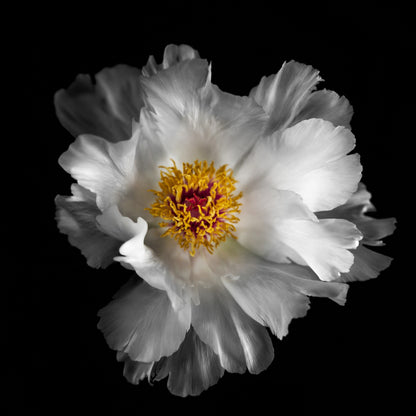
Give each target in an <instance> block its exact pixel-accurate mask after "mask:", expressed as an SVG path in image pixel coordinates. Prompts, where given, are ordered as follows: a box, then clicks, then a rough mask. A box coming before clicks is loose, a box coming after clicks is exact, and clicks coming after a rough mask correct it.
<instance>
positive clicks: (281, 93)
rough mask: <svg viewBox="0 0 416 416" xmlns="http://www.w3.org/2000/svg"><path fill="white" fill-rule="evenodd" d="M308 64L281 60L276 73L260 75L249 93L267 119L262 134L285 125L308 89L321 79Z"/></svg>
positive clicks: (302, 100)
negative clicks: (281, 62) (266, 115)
mask: <svg viewBox="0 0 416 416" xmlns="http://www.w3.org/2000/svg"><path fill="white" fill-rule="evenodd" d="M318 74H319V72H318V71H317V70H316V69H314V68H312V67H311V66H308V65H304V64H300V63H298V62H295V61H290V62H288V63H286V62H285V63H284V64H283V65H282V68H281V69H280V71H279V72H278V73H277V74H276V75H271V76H269V77H263V78H262V79H261V81H260V83H259V85H258V86H257V87H255V88H253V89H252V90H251V92H250V97H253V98H254V99H255V100H256V102H257V103H258V104H259V105H261V106H262V107H263V108H264V110H265V111H266V113H267V114H269V115H270V119H269V121H268V124H267V129H266V134H271V133H273V132H274V131H276V130H280V129H285V128H286V127H288V126H289V125H290V124H291V122H292V121H293V119H294V118H295V116H296V115H297V114H298V112H299V111H300V109H301V108H302V107H303V105H304V104H305V102H306V99H307V98H308V96H309V94H310V92H311V91H312V90H313V89H314V88H315V86H316V84H317V83H318V82H319V81H320V80H321V77H319V75H318Z"/></svg>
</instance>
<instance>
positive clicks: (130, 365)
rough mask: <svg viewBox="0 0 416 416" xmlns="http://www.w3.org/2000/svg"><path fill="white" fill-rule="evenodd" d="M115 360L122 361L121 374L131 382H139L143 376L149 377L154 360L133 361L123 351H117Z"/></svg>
mask: <svg viewBox="0 0 416 416" xmlns="http://www.w3.org/2000/svg"><path fill="white" fill-rule="evenodd" d="M117 361H122V362H124V368H123V376H124V377H125V378H126V379H127V380H128V381H129V382H130V383H132V384H139V383H140V381H142V380H143V379H144V378H145V377H147V378H148V379H150V377H151V374H152V369H153V366H154V361H152V362H150V363H143V362H140V361H133V360H131V359H130V358H129V355H128V354H126V353H123V352H117Z"/></svg>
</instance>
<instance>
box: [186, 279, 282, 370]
mask: <svg viewBox="0 0 416 416" xmlns="http://www.w3.org/2000/svg"><path fill="white" fill-rule="evenodd" d="M192 325H193V327H194V329H195V332H196V333H197V335H198V336H199V338H200V339H201V340H202V341H203V342H204V343H206V344H208V345H209V346H210V347H211V348H212V349H213V351H214V352H215V353H216V354H218V356H219V360H220V363H221V366H222V367H224V368H225V369H226V370H227V371H229V372H232V373H242V372H244V371H245V369H246V368H248V370H249V371H250V372H251V373H254V374H257V373H259V372H261V371H263V370H265V369H266V368H267V367H268V366H269V364H270V363H271V362H272V360H273V355H274V353H273V346H272V343H271V340H270V337H269V335H268V333H267V331H266V329H265V328H264V327H263V326H261V325H260V324H258V323H257V322H256V321H254V320H253V319H252V318H250V317H249V316H248V315H246V313H245V312H244V311H243V310H242V309H241V308H240V306H239V305H238V304H237V303H236V301H235V300H234V299H233V298H232V297H231V295H230V294H229V293H228V291H227V290H226V289H225V288H224V287H223V286H222V284H221V283H218V284H213V285H210V286H209V287H201V288H200V289H199V304H198V305H193V306H192Z"/></svg>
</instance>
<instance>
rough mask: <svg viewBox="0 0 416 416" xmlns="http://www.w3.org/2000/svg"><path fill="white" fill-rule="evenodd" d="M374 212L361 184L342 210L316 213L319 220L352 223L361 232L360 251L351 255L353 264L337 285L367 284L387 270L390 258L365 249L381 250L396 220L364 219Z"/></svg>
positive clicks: (369, 195) (367, 193)
mask: <svg viewBox="0 0 416 416" xmlns="http://www.w3.org/2000/svg"><path fill="white" fill-rule="evenodd" d="M370 211H375V207H374V205H373V204H372V203H371V194H370V193H369V192H368V191H367V189H366V187H365V185H364V184H363V183H360V184H359V186H358V189H357V191H356V192H355V193H354V194H353V195H352V196H351V198H350V199H349V200H348V201H347V202H346V203H345V204H344V205H342V206H340V207H337V208H335V209H333V210H331V211H325V212H318V213H317V216H318V218H344V219H346V220H348V221H351V222H354V223H355V224H356V225H357V228H358V229H359V230H360V231H361V232H362V234H363V239H362V241H361V242H360V245H359V247H358V248H357V249H356V250H354V251H353V254H354V257H355V260H354V264H353V266H352V268H351V269H350V271H349V272H347V273H345V274H342V275H341V276H340V278H339V279H337V280H338V281H341V282H352V281H355V280H368V279H373V278H375V277H377V276H378V275H379V274H380V272H381V271H382V270H384V269H386V268H387V267H389V265H390V263H391V261H392V258H390V257H388V256H385V255H383V254H379V253H376V252H374V251H372V250H369V249H368V248H366V247H365V245H369V246H382V245H383V244H384V243H383V242H382V241H381V239H382V238H384V237H387V236H389V235H390V234H393V232H394V230H395V228H396V219H395V218H383V219H376V218H372V217H370V216H368V215H367V212H370Z"/></svg>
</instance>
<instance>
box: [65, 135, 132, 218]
mask: <svg viewBox="0 0 416 416" xmlns="http://www.w3.org/2000/svg"><path fill="white" fill-rule="evenodd" d="M137 140H138V134H135V135H134V136H133V137H132V138H131V139H130V140H124V141H122V142H118V143H110V142H108V141H106V140H104V139H102V138H101V137H96V136H89V135H82V136H79V137H78V138H77V139H76V140H75V142H74V143H73V144H71V145H70V146H69V149H68V150H67V151H66V152H64V153H63V154H62V155H61V157H60V158H59V164H60V165H61V166H62V168H63V169H65V170H66V171H67V172H68V173H69V174H71V176H72V177H73V178H74V179H76V180H77V181H78V183H79V184H80V185H81V186H83V187H85V188H86V189H88V190H90V191H91V192H94V193H95V194H96V195H97V206H98V208H100V210H102V211H103V210H104V209H106V208H108V207H110V206H112V205H117V204H118V202H119V200H120V198H121V196H122V195H123V193H124V192H125V190H126V189H127V188H128V187H129V186H130V184H131V183H133V182H134V179H135V167H134V162H135V153H136V145H137Z"/></svg>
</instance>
